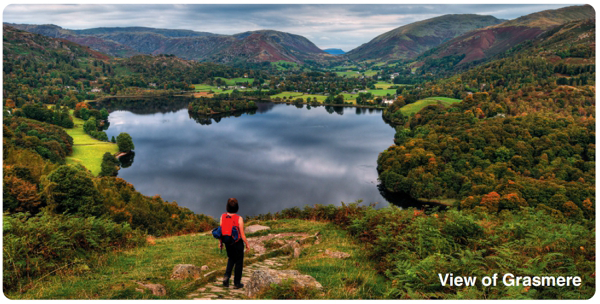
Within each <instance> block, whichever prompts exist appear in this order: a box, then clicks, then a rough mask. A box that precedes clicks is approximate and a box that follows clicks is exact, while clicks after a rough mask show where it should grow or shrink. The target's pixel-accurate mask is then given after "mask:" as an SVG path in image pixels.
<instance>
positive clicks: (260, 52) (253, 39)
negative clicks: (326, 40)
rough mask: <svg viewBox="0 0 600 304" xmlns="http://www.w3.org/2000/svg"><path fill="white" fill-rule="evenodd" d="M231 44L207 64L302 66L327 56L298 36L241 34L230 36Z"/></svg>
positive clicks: (264, 33) (278, 33) (276, 33)
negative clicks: (287, 63)
mask: <svg viewBox="0 0 600 304" xmlns="http://www.w3.org/2000/svg"><path fill="white" fill-rule="evenodd" d="M233 37H234V38H235V40H234V41H232V43H231V44H230V45H229V46H227V47H224V48H222V49H220V50H219V51H218V52H215V53H214V54H213V55H212V56H210V60H211V61H215V62H231V61H235V60H242V61H250V62H263V61H269V62H276V61H280V60H284V61H290V62H296V63H302V62H304V61H306V60H318V59H322V58H325V57H324V56H328V55H327V53H325V52H323V51H322V50H321V49H319V48H318V47H317V46H316V45H314V44H313V43H312V42H311V41H310V40H308V39H306V38H305V37H302V36H300V35H294V34H290V33H284V32H279V31H273V30H261V31H252V32H244V33H240V34H236V35H233Z"/></svg>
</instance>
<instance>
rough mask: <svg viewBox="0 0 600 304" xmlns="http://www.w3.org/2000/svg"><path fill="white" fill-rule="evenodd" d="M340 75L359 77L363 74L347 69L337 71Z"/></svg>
mask: <svg viewBox="0 0 600 304" xmlns="http://www.w3.org/2000/svg"><path fill="white" fill-rule="evenodd" d="M335 73H336V74H337V75H338V76H341V77H343V76H346V77H359V76H363V75H362V74H360V73H357V71H346V72H335Z"/></svg>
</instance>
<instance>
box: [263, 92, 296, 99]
mask: <svg viewBox="0 0 600 304" xmlns="http://www.w3.org/2000/svg"><path fill="white" fill-rule="evenodd" d="M303 95H304V93H300V92H287V91H286V92H281V93H279V94H275V95H271V98H277V97H279V98H283V97H287V98H288V99H289V98H290V97H302V98H304V96H303Z"/></svg>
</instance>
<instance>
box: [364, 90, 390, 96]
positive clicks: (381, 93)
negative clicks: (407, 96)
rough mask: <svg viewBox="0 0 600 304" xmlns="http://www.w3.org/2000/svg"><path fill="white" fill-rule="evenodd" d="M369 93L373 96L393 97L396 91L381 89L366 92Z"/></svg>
mask: <svg viewBox="0 0 600 304" xmlns="http://www.w3.org/2000/svg"><path fill="white" fill-rule="evenodd" d="M367 91H369V93H371V94H373V95H375V96H386V95H387V94H390V95H392V96H393V95H395V94H396V89H381V90H367Z"/></svg>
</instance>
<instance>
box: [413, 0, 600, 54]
mask: <svg viewBox="0 0 600 304" xmlns="http://www.w3.org/2000/svg"><path fill="white" fill-rule="evenodd" d="M590 18H595V12H594V9H593V8H592V7H591V6H589V5H584V6H570V7H565V8H561V9H557V10H546V11H541V12H537V13H533V14H529V15H526V16H523V17H520V18H517V19H514V20H510V21H506V22H504V23H501V24H497V25H494V26H489V27H486V28H482V29H478V30H476V31H472V32H469V33H466V34H464V35H461V36H459V37H456V38H454V39H452V40H450V41H448V42H446V43H444V44H442V45H440V46H439V47H438V48H436V49H435V50H432V51H431V52H430V53H429V54H425V55H426V56H424V58H421V59H423V60H426V59H427V58H434V59H435V58H443V57H448V56H461V57H462V56H464V57H463V58H462V59H461V60H460V61H459V62H458V64H463V63H467V62H471V61H475V60H481V59H485V58H489V57H491V56H493V55H496V54H499V53H501V52H504V51H506V50H508V49H510V48H512V47H514V46H515V45H517V44H519V43H521V42H523V41H526V40H531V39H534V38H535V37H537V36H539V35H540V34H542V33H544V32H546V31H548V30H550V29H552V28H554V27H556V26H558V25H561V24H564V23H567V22H570V21H577V20H584V19H590Z"/></svg>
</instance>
